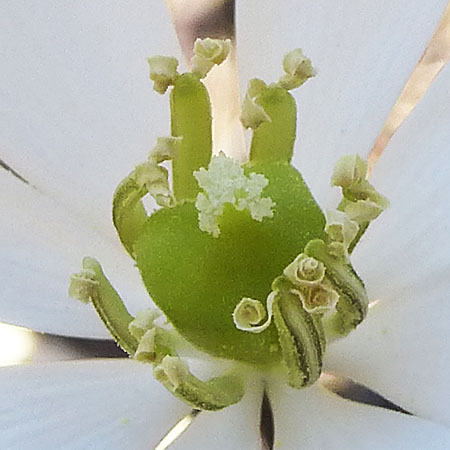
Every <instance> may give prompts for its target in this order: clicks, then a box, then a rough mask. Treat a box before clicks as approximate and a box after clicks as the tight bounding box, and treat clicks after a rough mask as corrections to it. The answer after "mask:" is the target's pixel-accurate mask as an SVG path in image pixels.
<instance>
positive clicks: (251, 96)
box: [240, 78, 272, 130]
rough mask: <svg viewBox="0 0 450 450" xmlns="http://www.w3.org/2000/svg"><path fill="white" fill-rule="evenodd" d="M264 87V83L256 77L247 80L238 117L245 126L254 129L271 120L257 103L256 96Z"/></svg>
mask: <svg viewBox="0 0 450 450" xmlns="http://www.w3.org/2000/svg"><path fill="white" fill-rule="evenodd" d="M266 88H267V86H266V83H264V81H262V80H259V79H258V78H254V79H252V80H250V81H249V83H248V87H247V93H246V94H245V97H244V101H243V103H242V108H241V110H242V112H241V117H240V119H241V123H242V125H243V126H244V127H245V128H251V129H253V130H256V128H258V127H259V126H260V125H261V124H262V123H264V122H271V121H272V119H271V118H270V116H269V115H268V114H267V113H266V111H265V109H264V108H263V107H262V106H261V105H260V104H259V103H258V96H259V95H260V94H261V93H262V92H264V91H265V89H266Z"/></svg>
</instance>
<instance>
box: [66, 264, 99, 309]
mask: <svg viewBox="0 0 450 450" xmlns="http://www.w3.org/2000/svg"><path fill="white" fill-rule="evenodd" d="M98 284H99V283H98V281H97V280H96V279H95V272H94V271H93V270H91V269H85V270H82V271H81V272H79V273H76V274H74V275H72V276H71V277H70V285H69V297H71V298H75V299H77V300H79V301H80V302H82V303H90V302H91V300H92V295H93V291H94V290H95V289H97V287H98Z"/></svg>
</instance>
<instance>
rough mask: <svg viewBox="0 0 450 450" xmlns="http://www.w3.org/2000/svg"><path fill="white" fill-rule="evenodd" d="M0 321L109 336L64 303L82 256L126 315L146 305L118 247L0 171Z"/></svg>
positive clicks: (86, 313)
mask: <svg viewBox="0 0 450 450" xmlns="http://www.w3.org/2000/svg"><path fill="white" fill-rule="evenodd" d="M0 191H1V195H0V210H1V211H2V214H1V217H0V247H1V249H2V257H1V258H0V321H4V322H9V323H13V324H16V325H22V326H26V327H29V328H32V329H34V330H35V331H45V332H49V333H56V334H63V335H69V336H83V337H110V336H109V334H108V333H107V332H106V329H105V327H104V325H103V324H102V323H101V321H100V319H99V318H98V316H97V314H96V313H95V311H94V308H93V307H92V306H91V305H84V304H82V303H81V302H79V301H77V300H74V299H70V298H69V297H68V287H69V280H70V276H71V275H72V274H73V273H76V272H79V271H80V270H81V262H82V258H83V257H84V256H92V257H94V258H97V259H98V260H99V261H100V262H101V263H102V264H103V268H104V270H105V274H106V276H107V277H109V279H110V281H111V283H112V284H113V286H116V287H117V289H118V292H119V293H121V294H122V295H123V300H124V301H125V302H126V304H127V306H128V307H129V309H130V311H131V312H132V313H136V312H137V311H138V310H141V309H144V308H146V307H148V306H151V305H150V304H149V302H150V300H149V297H148V295H147V294H146V292H145V289H144V288H143V285H142V281H141V279H140V276H139V273H138V271H137V269H136V268H135V267H134V266H133V261H132V260H131V258H130V257H129V256H128V255H127V254H126V252H125V251H124V250H123V249H121V248H120V243H119V242H118V240H117V239H116V241H115V242H111V241H108V240H106V239H105V238H104V236H101V235H99V234H97V233H95V232H93V231H92V230H91V229H89V228H87V227H86V226H84V225H83V223H82V221H79V220H77V218H76V217H74V216H73V215H71V214H70V212H67V211H66V210H65V209H63V208H61V207H60V206H59V205H57V204H56V203H55V202H54V201H52V200H49V199H47V198H46V197H45V196H44V195H42V194H41V193H39V192H38V191H37V190H36V189H34V188H33V187H31V186H29V185H26V184H25V183H23V182H22V181H19V180H18V179H17V178H15V177H14V176H12V175H11V174H10V173H9V172H7V171H6V170H3V169H1V168H0Z"/></svg>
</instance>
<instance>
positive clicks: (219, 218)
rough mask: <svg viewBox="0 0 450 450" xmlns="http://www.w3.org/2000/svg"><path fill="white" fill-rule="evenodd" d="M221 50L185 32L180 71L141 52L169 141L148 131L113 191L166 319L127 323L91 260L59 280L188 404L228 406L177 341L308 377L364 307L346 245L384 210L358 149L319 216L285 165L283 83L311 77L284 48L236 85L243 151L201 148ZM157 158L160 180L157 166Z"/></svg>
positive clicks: (233, 384) (307, 66) (235, 387)
mask: <svg viewBox="0 0 450 450" xmlns="http://www.w3.org/2000/svg"><path fill="white" fill-rule="evenodd" d="M229 49H230V43H229V42H228V41H217V40H211V39H206V40H203V41H201V40H199V41H197V42H196V44H195V48H194V53H195V56H194V59H193V70H192V72H191V73H185V74H181V75H180V74H179V73H178V71H177V67H178V62H177V61H176V60H175V59H174V58H167V57H160V56H159V57H154V58H151V59H150V60H149V62H150V68H151V75H150V78H151V79H152V80H153V81H154V82H155V90H156V91H157V92H159V93H165V92H166V90H167V89H168V88H169V87H171V92H170V104H171V121H172V123H171V125H172V126H171V129H172V136H171V137H170V138H160V139H159V140H158V143H157V145H156V146H155V148H154V149H153V150H152V151H151V152H150V154H149V157H148V160H147V161H146V162H145V163H143V164H141V165H139V166H137V167H136V168H135V170H134V171H133V172H131V174H130V175H128V176H127V177H126V178H125V179H124V180H123V181H122V183H121V184H120V185H119V186H118V188H117V190H116V193H115V196H114V201H113V220H114V225H115V226H116V229H117V231H118V234H119V237H120V240H121V242H122V243H123V245H124V247H125V249H126V250H127V251H128V253H129V254H130V256H131V257H132V258H133V259H134V260H135V262H136V265H137V268H138V269H139V271H140V273H141V276H142V279H143V282H144V284H145V286H146V288H147V290H148V292H149V294H150V296H151V297H152V299H153V301H154V302H155V303H156V305H157V306H158V307H159V308H160V310H161V311H162V312H163V313H164V316H165V319H167V322H165V319H164V317H163V316H159V315H158V314H155V313H154V312H148V311H144V312H142V313H141V314H138V316H136V317H135V318H133V317H132V316H131V315H130V314H129V313H128V311H127V310H126V308H125V306H124V304H123V303H122V301H121V299H120V298H119V296H118V295H117V293H116V292H115V290H114V289H113V288H112V286H111V285H110V283H109V281H108V280H107V279H106V277H105V276H104V275H103V272H102V270H101V267H100V265H99V264H98V263H97V262H96V261H95V260H93V259H91V258H86V259H85V261H84V262H83V268H84V270H83V272H81V273H80V274H77V275H74V276H73V277H72V282H71V287H70V293H71V295H72V296H75V297H78V298H80V299H81V300H83V301H91V302H92V303H93V305H94V306H95V308H96V310H97V312H98V313H99V315H100V317H101V318H102V320H103V321H104V323H105V325H106V326H107V327H108V329H109V330H110V332H111V334H112V335H113V337H114V338H115V339H116V340H117V342H118V343H119V345H121V346H122V347H123V348H124V349H125V350H126V351H127V352H128V353H130V355H132V356H134V357H135V358H136V359H137V360H139V361H143V362H147V363H151V364H153V365H154V374H155V377H156V378H157V379H158V380H160V381H161V382H162V383H163V384H164V385H165V386H166V387H167V388H168V389H169V390H170V391H171V392H173V393H174V394H175V395H178V396H179V397H181V398H182V399H183V400H185V401H187V402H188V403H190V404H192V405H193V406H195V407H198V408H202V409H220V408H222V407H224V406H227V405H228V404H231V403H234V402H236V401H238V400H239V398H240V396H241V395H242V386H241V384H240V383H239V382H238V381H236V379H235V378H234V377H231V378H230V375H226V376H224V377H221V378H218V379H212V380H209V381H208V382H202V381H200V380H198V379H196V378H195V377H194V376H193V375H192V374H191V373H190V372H189V370H188V368H187V366H186V365H185V364H184V363H183V362H182V361H181V360H180V358H179V357H178V353H177V342H179V339H180V336H181V337H182V338H183V339H185V340H186V341H188V342H189V343H190V344H192V345H193V346H195V347H197V348H199V349H201V350H202V351H204V352H206V353H209V354H210V355H213V356H216V357H220V358H225V359H228V360H233V361H238V362H242V363H245V364H247V365H251V366H253V367H256V368H267V367H271V366H274V365H279V364H282V365H283V367H284V368H285V369H286V370H285V373H286V379H287V382H288V383H289V384H290V385H291V386H293V387H296V388H300V387H304V386H308V385H310V384H312V383H314V382H315V381H316V380H317V378H318V377H319V375H320V372H321V368H322V358H323V354H324V352H325V347H326V342H327V341H328V340H330V339H335V338H337V337H342V336H345V335H346V334H348V333H349V332H350V331H351V330H352V329H354V328H355V327H356V326H357V325H358V324H359V323H360V322H361V321H362V320H363V319H364V317H365V315H366V312H367V305H368V299H367V296H366V293H365V289H364V285H363V283H362V282H361V280H360V279H359V278H358V276H357V275H356V273H355V271H354V270H353V268H352V266H351V264H350V261H349V253H350V252H351V250H352V249H353V247H354V245H356V243H357V242H358V240H359V239H360V237H361V235H362V234H363V232H364V231H365V229H366V228H367V226H368V224H369V222H370V221H371V220H373V219H374V218H375V217H376V216H377V215H378V214H379V213H380V212H381V211H382V210H383V209H384V208H385V207H386V200H385V199H384V197H382V196H381V195H380V194H378V193H377V192H376V191H375V189H374V188H373V187H372V186H371V185H370V183H369V182H368V181H367V180H366V173H367V166H366V165H365V163H364V162H363V161H362V160H361V159H360V158H359V157H346V158H344V159H343V160H341V161H340V162H339V164H338V165H337V168H336V171H335V174H334V175H333V183H334V184H335V185H338V186H341V187H342V189H343V195H344V198H343V200H342V202H341V204H340V205H339V207H338V210H337V211H331V212H327V213H326V216H325V215H324V214H323V213H322V210H321V209H320V207H319V206H318V205H317V203H316V202H315V200H314V198H313V196H312V195H311V192H310V191H309V189H308V187H307V186H306V184H305V182H304V180H303V178H302V176H301V175H300V173H299V172H298V171H297V170H296V169H295V168H294V167H293V166H292V165H291V164H290V160H291V157H292V153H293V145H294V140H295V129H296V106H295V102H294V99H293V97H292V96H291V94H290V93H289V90H290V89H293V88H296V87H298V86H300V85H301V84H303V83H304V82H305V81H306V80H307V79H308V78H310V77H311V76H313V75H314V69H313V68H312V66H311V63H310V61H309V60H308V59H307V58H305V57H304V56H303V54H302V52H301V51H300V50H294V51H292V52H290V53H289V54H288V55H287V56H286V57H285V59H284V63H283V66H284V70H285V74H284V75H283V76H282V77H281V78H280V80H279V82H278V83H274V84H272V85H266V84H265V83H264V82H263V81H261V80H257V79H254V80H252V81H251V82H250V84H249V90H248V92H247V94H246V96H245V100H244V104H243V108H242V123H243V124H244V125H245V126H246V127H248V128H251V129H252V131H253V139H252V143H251V148H250V157H249V160H248V161H247V162H246V163H244V164H243V165H240V164H239V163H238V162H236V161H234V160H232V159H230V158H227V157H226V156H225V155H223V154H220V155H219V156H215V157H212V150H211V149H212V142H211V141H212V137H211V136H212V135H211V111H210V101H209V96H208V92H207V90H206V88H205V86H204V85H203V83H202V81H201V78H203V77H205V76H206V75H207V73H208V71H209V70H210V69H211V68H212V67H213V66H214V65H215V64H220V63H221V62H222V61H223V60H224V59H225V58H226V56H227V54H228V52H229ZM168 160H170V161H172V180H171V182H170V181H169V174H168V171H167V169H166V168H165V167H164V166H162V165H161V163H163V162H164V161H168ZM146 195H151V196H152V197H153V198H154V199H155V200H156V202H157V204H158V205H160V207H161V208H160V209H159V210H157V211H156V212H154V213H153V214H151V215H148V213H147V211H146V210H145V208H144V206H143V204H142V198H143V197H144V196H146ZM264 303H265V305H264Z"/></svg>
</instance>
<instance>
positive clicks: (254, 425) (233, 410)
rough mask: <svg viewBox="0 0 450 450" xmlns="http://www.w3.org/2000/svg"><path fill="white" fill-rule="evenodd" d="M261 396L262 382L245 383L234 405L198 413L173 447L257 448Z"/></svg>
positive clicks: (258, 444)
mask: <svg viewBox="0 0 450 450" xmlns="http://www.w3.org/2000/svg"><path fill="white" fill-rule="evenodd" d="M261 400H262V386H261V383H260V382H258V381H255V382H254V385H251V384H247V392H246V394H245V397H244V398H243V399H242V400H241V401H240V402H239V403H237V404H236V405H233V406H230V407H228V408H225V409H224V410H222V411H219V412H202V413H200V414H199V415H198V416H197V418H196V419H195V421H194V422H193V424H192V425H191V426H190V427H189V429H188V430H187V431H186V433H185V434H184V435H182V436H181V437H180V438H179V440H178V441H176V442H175V444H174V446H173V449H174V450H191V449H192V450H197V449H220V450H235V449H246V450H260V449H261V438H260V433H259V424H260V410H261Z"/></svg>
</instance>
